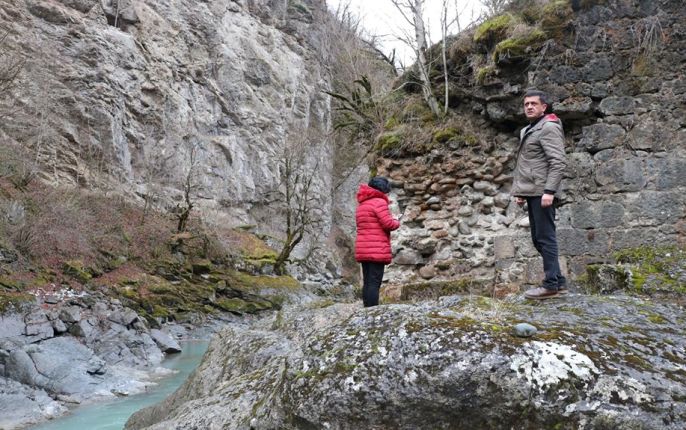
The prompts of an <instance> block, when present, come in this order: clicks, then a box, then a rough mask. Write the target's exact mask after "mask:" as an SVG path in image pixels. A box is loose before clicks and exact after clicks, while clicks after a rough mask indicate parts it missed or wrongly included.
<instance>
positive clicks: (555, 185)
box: [511, 90, 567, 299]
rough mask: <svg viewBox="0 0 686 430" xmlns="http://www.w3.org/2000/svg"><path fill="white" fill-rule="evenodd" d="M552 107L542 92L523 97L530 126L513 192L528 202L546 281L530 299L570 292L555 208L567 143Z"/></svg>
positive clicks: (519, 152)
mask: <svg viewBox="0 0 686 430" xmlns="http://www.w3.org/2000/svg"><path fill="white" fill-rule="evenodd" d="M551 107H552V106H551V104H550V103H549V100H548V96H547V94H546V93H544V92H542V91H537V90H530V91H527V93H526V94H525V95H524V115H526V118H527V119H528V120H529V125H528V126H527V127H524V129H522V131H521V133H520V139H519V149H518V150H517V166H516V167H515V172H514V182H513V184H512V191H511V194H512V195H513V196H514V198H515V202H516V203H517V204H518V205H520V206H521V205H523V204H524V203H525V202H526V206H527V210H528V213H529V224H530V229H531V240H532V241H533V243H534V246H535V247H536V249H537V250H538V253H539V254H541V257H543V271H544V272H545V279H544V280H543V283H542V284H541V285H540V286H539V287H537V288H532V289H530V290H528V291H527V292H526V293H525V296H526V297H527V298H529V299H547V298H551V297H555V296H557V295H559V294H560V293H563V292H566V290H567V286H566V282H567V280H566V278H565V277H564V276H562V272H561V271H560V262H559V258H558V248H557V238H556V237H555V206H554V205H553V202H554V200H555V192H557V191H558V189H559V187H560V182H561V181H562V173H563V171H564V169H565V165H566V162H565V143H564V132H563V130H562V123H561V122H560V119H559V118H558V117H557V116H556V115H555V114H553V113H550V111H551V110H552V109H551Z"/></svg>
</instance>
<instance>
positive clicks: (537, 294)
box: [524, 287, 560, 300]
mask: <svg viewBox="0 0 686 430" xmlns="http://www.w3.org/2000/svg"><path fill="white" fill-rule="evenodd" d="M559 295H560V293H558V292H557V291H555V290H549V289H547V288H543V287H538V288H532V289H530V290H528V291H527V292H525V293H524V297H526V298H527V299H532V300H544V299H550V298H553V297H557V296H559Z"/></svg>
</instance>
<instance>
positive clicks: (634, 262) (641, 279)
mask: <svg viewBox="0 0 686 430" xmlns="http://www.w3.org/2000/svg"><path fill="white" fill-rule="evenodd" d="M613 257H614V259H615V260H616V261H617V264H599V265H590V266H588V267H587V268H586V276H585V279H582V281H583V282H582V286H583V287H584V289H586V291H587V292H590V293H608V292H613V291H625V292H629V293H634V294H648V295H658V296H659V295H667V296H669V295H671V296H672V297H673V296H674V294H676V295H678V296H683V295H686V250H684V249H683V248H679V247H676V246H668V247H649V246H643V247H638V248H630V249H623V250H621V251H618V252H615V253H614V255H613Z"/></svg>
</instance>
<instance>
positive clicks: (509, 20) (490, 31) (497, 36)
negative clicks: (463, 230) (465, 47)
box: [473, 13, 517, 45]
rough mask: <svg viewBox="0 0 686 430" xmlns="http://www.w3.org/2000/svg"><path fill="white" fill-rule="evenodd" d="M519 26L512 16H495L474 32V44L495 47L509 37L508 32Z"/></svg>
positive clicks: (507, 14)
mask: <svg viewBox="0 0 686 430" xmlns="http://www.w3.org/2000/svg"><path fill="white" fill-rule="evenodd" d="M516 24H517V18H516V17H515V16H514V15H512V14H510V13H504V14H502V15H498V16H494V17H493V18H491V19H488V20H486V21H484V22H483V23H482V24H481V25H479V26H478V27H477V28H476V31H475V32H474V38H473V39H474V42H476V43H482V44H486V45H493V44H495V43H497V42H499V41H501V40H503V39H505V37H506V36H507V32H508V31H509V30H510V29H511V28H512V27H514V26H515V25H516Z"/></svg>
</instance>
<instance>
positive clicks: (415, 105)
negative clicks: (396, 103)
mask: <svg viewBox="0 0 686 430" xmlns="http://www.w3.org/2000/svg"><path fill="white" fill-rule="evenodd" d="M401 115H402V119H403V121H415V120H422V118H424V117H425V116H426V115H432V113H431V109H429V107H428V106H427V105H426V103H424V102H423V101H420V100H413V101H411V102H409V103H407V104H406V105H405V106H404V107H403V111H402V114H401Z"/></svg>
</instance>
